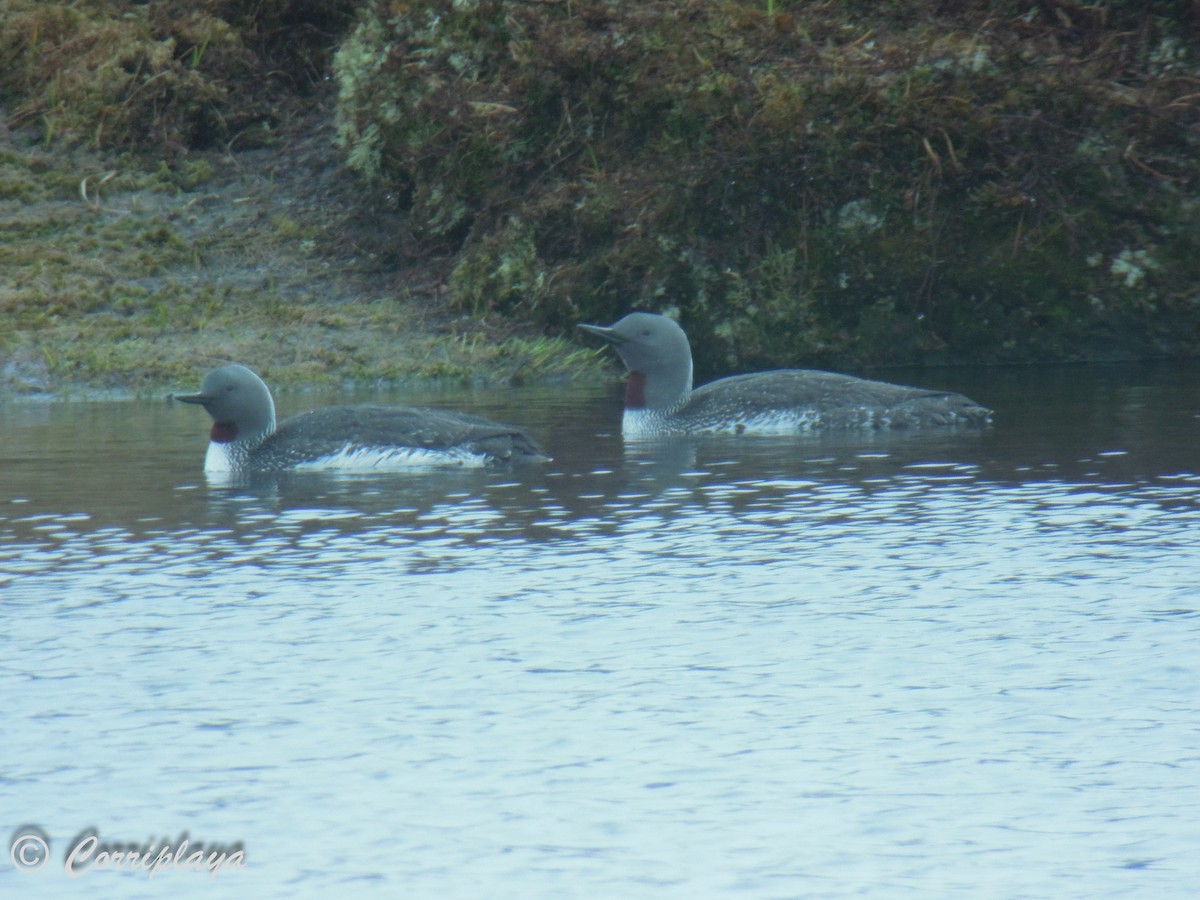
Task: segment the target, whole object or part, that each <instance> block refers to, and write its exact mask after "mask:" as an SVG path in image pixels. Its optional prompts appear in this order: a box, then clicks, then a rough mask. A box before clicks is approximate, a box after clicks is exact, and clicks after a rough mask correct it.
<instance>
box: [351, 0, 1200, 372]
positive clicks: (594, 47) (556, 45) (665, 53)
mask: <svg viewBox="0 0 1200 900" xmlns="http://www.w3.org/2000/svg"><path fill="white" fill-rule="evenodd" d="M768 5H770V6H772V7H773V12H771V11H769V10H768ZM1198 26H1200V22H1198V21H1197V8H1196V6H1195V5H1194V4H1192V3H1190V2H1182V0H1175V2H1168V0H1158V2H1149V3H1147V2H1134V0H1127V2H1122V0H1112V2H1108V3H1097V4H1094V5H1085V4H1083V3H1075V2H1068V0H1041V2H1035V0H1023V2H962V3H948V2H938V0H896V2H866V0H863V2H845V0H838V2H834V0H828V2H807V3H801V2H794V3H785V2H777V3H774V4H766V3H750V2H737V3H732V2H719V0H702V2H645V3H622V2H595V0H593V2H569V3H568V2H488V0H481V2H477V3H452V2H448V0H444V2H420V3H399V2H390V0H369V2H367V3H366V4H365V5H364V9H363V11H362V13H361V21H360V23H359V24H358V26H357V27H356V28H355V30H354V31H353V33H352V34H351V35H350V37H349V38H348V40H346V41H345V42H344V44H343V45H342V47H341V49H340V50H339V52H338V55H337V58H336V62H335V71H336V74H337V77H338V82H339V86H340V91H341V93H340V102H339V135H340V140H341V142H342V145H343V146H344V147H345V149H346V152H347V154H348V159H349V163H350V165H351V166H353V167H354V168H355V169H356V170H357V171H359V172H361V173H362V175H363V176H364V177H365V178H367V179H369V180H370V181H372V182H374V183H376V184H377V185H379V186H380V188H381V190H383V191H385V192H386V193H387V194H388V195H389V196H390V197H391V198H392V201H393V202H394V204H395V205H396V206H397V207H399V208H400V209H402V210H404V211H406V213H407V214H408V220H407V226H406V228H405V230H404V233H403V234H402V235H399V236H398V239H399V240H400V242H401V247H402V249H403V251H404V252H405V253H407V254H409V255H410V256H411V257H413V258H417V257H421V256H429V255H430V254H440V255H443V256H445V257H447V258H448V259H449V260H450V261H451V264H452V268H453V272H452V276H451V282H450V283H451V286H452V295H451V300H452V302H453V303H456V304H459V305H460V306H462V307H463V308H465V309H468V310H471V311H472V312H476V313H482V312H487V311H491V310H503V311H506V312H509V313H512V314H516V315H521V316H530V317H533V318H534V319H535V320H537V321H539V322H541V323H543V324H544V325H545V326H546V327H549V328H562V329H565V328H568V327H570V326H571V325H572V324H573V323H574V322H576V321H578V320H581V319H582V320H599V321H607V320H611V319H613V318H615V317H617V316H618V315H620V314H622V313H624V312H625V311H627V310H628V309H629V308H631V307H634V306H637V307H643V308H652V309H664V308H675V309H678V311H679V313H680V315H681V318H682V320H683V322H684V324H685V326H686V327H687V328H688V330H689V332H690V333H691V334H692V335H693V342H694V343H696V344H698V350H699V356H700V358H701V360H700V361H701V364H702V366H704V367H707V368H710V369H728V368H749V367H755V366H763V365H787V364H802V363H812V362H825V363H845V362H860V363H862V362H890V361H912V360H922V359H923V360H930V359H934V360H937V359H947V360H949V359H974V360H1030V359H1064V358H1069V359H1073V358H1110V357H1118V358H1120V357H1122V356H1139V355H1158V354H1171V353H1194V352H1196V351H1197V350H1198V349H1200V328H1198V327H1197V326H1198V325H1200V253H1198V252H1197V251H1198V250H1200V228H1198V227H1197V224H1198V223H1197V213H1198V211H1200V207H1198V198H1197V194H1196V188H1197V174H1198V170H1200V115H1198V112H1200V70H1198V69H1197V60H1196V52H1195V51H1196V47H1197V41H1196V38H1197V27H1198Z"/></svg>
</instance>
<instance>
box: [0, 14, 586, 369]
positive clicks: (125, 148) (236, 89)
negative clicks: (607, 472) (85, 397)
mask: <svg viewBox="0 0 1200 900" xmlns="http://www.w3.org/2000/svg"><path fill="white" fill-rule="evenodd" d="M351 5H352V4H351V3H350V2H348V0H333V2H324V0H322V2H313V0H205V2H201V3H184V2H174V0H165V2H164V0H152V2H149V3H138V4H129V3H124V2H109V0H79V2H73V3H69V4H55V3H44V2H41V0H0V21H3V25H4V27H3V28H2V29H0V112H3V113H4V115H3V116H2V117H0V122H3V123H4V125H5V126H6V127H0V230H2V233H3V241H0V321H3V323H4V327H3V328H2V329H0V389H3V390H4V391H5V392H7V391H10V390H15V391H18V392H41V391H48V390H49V391H55V390H62V389H70V388H72V387H76V386H84V387H114V388H119V389H132V390H135V391H138V390H142V391H149V390H159V389H162V388H163V387H164V386H166V385H170V384H174V385H179V384H191V383H193V382H194V381H195V379H196V377H197V376H198V373H199V372H201V371H203V369H205V368H207V367H208V366H210V365H211V364H213V363H217V362H223V361H229V360H235V361H239V362H244V363H247V364H249V365H252V366H255V367H256V368H258V369H259V370H260V371H262V372H263V373H264V375H265V376H266V377H268V378H269V380H270V381H271V382H272V384H278V385H280V386H287V385H289V384H297V383H305V384H311V383H329V382H340V381H341V380H343V379H347V378H349V379H363V380H374V381H380V380H386V381H393V382H403V381H413V380H427V379H438V380H449V381H454V382H476V381H502V382H516V381H522V380H540V379H547V378H557V377H573V376H575V375H576V374H584V373H589V372H591V373H594V372H596V371H597V370H598V369H599V368H600V366H601V362H600V360H601V359H602V358H603V357H602V356H601V355H600V354H599V353H597V352H593V351H590V350H589V351H586V352H585V351H581V350H580V349H579V348H578V346H577V345H575V344H573V343H570V342H567V341H565V340H562V339H560V338H546V337H543V336H541V335H540V334H539V333H538V332H537V331H536V330H534V329H532V328H530V327H528V326H525V327H521V326H520V325H513V324H511V323H509V322H506V321H504V320H503V319H501V318H499V317H496V316H485V317H479V318H473V319H472V318H468V317H465V316H461V315H447V314H445V313H444V312H442V311H441V310H440V309H438V308H437V307H436V305H435V304H433V303H431V301H430V296H431V294H432V293H433V290H431V289H430V288H429V287H427V285H429V284H430V279H428V278H412V279H409V280H402V279H398V278H397V277H396V276H395V274H394V272H392V271H391V270H390V269H389V268H388V267H387V266H385V265H384V264H383V263H382V262H381V261H380V256H381V254H384V253H386V245H387V243H388V242H389V240H390V238H389V236H388V235H387V234H386V233H381V231H383V229H382V228H381V223H380V222H379V221H378V220H377V219H375V220H372V219H373V217H357V216H356V214H355V213H354V211H353V210H352V206H353V204H352V203H351V202H350V201H349V199H348V193H349V192H350V191H352V190H356V189H357V188H356V186H355V185H353V184H351V183H350V179H349V178H348V177H347V176H344V175H341V176H340V177H339V173H340V172H341V169H340V164H339V157H338V153H337V151H336V150H335V149H334V148H333V146H332V140H331V122H332V119H333V114H332V109H331V106H330V103H329V100H328V97H329V90H328V85H327V82H326V78H325V76H326V72H327V65H326V64H327V59H328V56H329V54H330V53H331V52H332V48H333V46H334V44H335V43H336V40H337V38H338V36H339V35H340V34H341V33H342V32H343V31H344V29H345V28H346V26H347V25H348V24H349V22H350V9H351Z"/></svg>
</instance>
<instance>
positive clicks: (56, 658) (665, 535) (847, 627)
mask: <svg viewBox="0 0 1200 900" xmlns="http://www.w3.org/2000/svg"><path fill="white" fill-rule="evenodd" d="M1197 375H1200V370H1197V369H1196V368H1195V367H1179V366H1174V367H1171V366H1162V367H1144V366H1143V367H1121V368H1060V369H1054V370H1018V371H982V372H966V371H946V372H928V373H918V374H916V375H912V374H907V375H904V376H902V379H901V380H907V381H910V382H916V383H927V384H933V385H940V386H946V387H952V388H955V389H959V390H963V391H964V392H965V393H968V394H969V395H971V396H973V397H975V398H976V399H978V400H980V401H981V402H984V403H987V404H988V405H991V406H993V407H994V408H995V409H996V425H995V427H994V428H992V429H991V430H990V431H988V432H986V433H983V434H979V433H966V432H960V433H937V434H930V435H916V434H899V435H890V434H876V435H862V436H855V437H844V436H843V437H838V438H811V437H810V438H795V439H781V438H759V439H752V438H744V437H743V438H719V439H718V438H712V439H704V440H695V441H676V442H665V443H658V444H637V445H625V444H623V442H622V440H621V438H620V435H619V422H618V411H617V408H616V403H617V400H616V395H615V393H613V392H610V391H600V392H598V391H590V392H589V391H580V390H579V389H577V388H539V389H528V390H519V391H494V392H484V393H466V394H463V393H459V394H440V395H423V396H418V397H414V396H413V395H400V394H389V395H384V396H371V397H370V398H369V399H371V400H374V401H378V400H385V401H394V402H429V403H436V404H438V405H443V406H450V407H455V408H460V409H468V410H472V411H475V412H480V413H483V414H486V415H491V416H493V417H496V418H501V419H508V420H512V421H516V422H519V423H521V424H526V425H528V426H530V428H531V430H532V431H533V432H534V433H535V434H536V435H537V436H538V437H539V439H541V440H542V441H543V443H544V444H545V445H546V446H547V448H548V449H549V450H550V452H551V453H552V454H553V456H554V460H553V461H552V462H551V463H549V464H547V465H545V466H543V467H540V468H535V469H524V470H515V471H504V470H499V471H457V472H441V473H436V472H428V471H427V472H421V473H411V474H406V475H380V476H360V477H337V476H332V475H328V474H319V473H311V474H308V475H305V476H303V477H300V476H291V477H277V478H272V479H265V480H262V481H255V482H252V483H250V484H247V485H241V486H220V485H210V484H207V483H206V482H205V480H204V477H203V475H202V473H201V467H202V462H203V456H204V446H205V435H206V431H207V424H208V420H207V417H206V416H204V414H203V412H202V411H200V410H197V409H195V408H191V407H186V408H185V407H182V406H180V405H175V406H170V405H167V404H164V403H153V402H111V403H108V402H105V403H57V404H39V403H30V402H8V403H4V404H0V424H2V426H3V427H2V431H0V485H2V489H0V616H2V622H3V628H2V629H0V690H2V691H3V697H4V701H5V702H4V704H3V708H2V711H0V734H3V740H2V745H0V746H2V749H0V764H2V768H0V810H2V814H3V815H2V817H0V828H2V829H3V837H4V839H5V840H6V842H7V840H8V838H9V835H10V834H11V832H12V831H13V830H14V829H16V828H17V827H18V826H20V825H22V824H24V823H34V824H37V825H39V826H40V827H41V828H42V829H43V830H44V832H45V834H46V836H47V837H48V838H49V840H50V844H51V856H50V864H49V865H48V866H47V867H46V868H45V869H43V870H42V871H40V872H36V873H32V874H23V873H19V872H17V871H16V870H15V869H14V867H13V866H12V865H11V864H9V862H8V860H7V855H8V853H7V846H6V847H5V853H4V857H0V894H3V895H4V896H6V897H7V896H18V897H20V896H31V897H40V896H47V897H51V896H53V897H70V896H79V897H94V896H147V897H149V896H155V897H157V896H171V897H202V896H203V897H208V896H217V895H222V896H246V897H251V896H253V897H327V896H356V895H357V896H374V895H381V896H382V895H386V896H405V897H420V898H423V897H434V898H457V897H465V898H473V897H488V898H497V897H514V898H515V897H520V898H542V897H547V898H549V897H554V898H558V897H587V898H600V897H614V898H615V897H688V898H692V897H717V896H730V897H748V898H758V897H763V898H773V897H780V898H786V897H850V896H864V897H865V896H869V897H892V896H897V897H1004V898H1010V897H1038V898H1044V897H1056V898H1061V897H1081V898H1082V897H1087V898H1097V897H1139V898H1140V897H1156V898H1159V897H1172V898H1173V897H1180V898H1182V897H1192V896H1195V891H1196V885H1197V884H1200V854H1198V853H1197V848H1198V847H1200V788H1198V787H1197V785H1198V781H1200V779H1198V773H1200V653H1198V652H1197V648H1198V638H1200V618H1198V617H1197V580H1198V576H1200V552H1198V550H1197V541H1198V538H1200V463H1198V461H1197V452H1198V450H1197V448H1198V447H1200V418H1197V414H1198V413H1200V393H1198V391H1197V388H1196V384H1197ZM348 399H368V398H365V397H357V398H347V397H344V396H343V397H318V396H296V395H291V396H284V397H281V398H280V399H279V405H280V407H281V412H283V413H284V414H287V413H289V412H294V411H298V410H300V409H303V408H309V407H311V406H317V405H323V404H325V403H331V402H346V401H347V400H348ZM89 827H95V828H96V829H97V830H98V831H99V832H100V836H101V839H102V840H105V841H111V842H120V843H137V844H144V843H147V842H148V841H149V840H150V839H151V838H158V839H163V838H169V839H171V840H172V841H174V842H175V843H178V837H179V836H181V834H182V833H183V832H186V833H187V836H188V838H189V839H190V840H192V841H204V842H211V843H212V844H225V845H231V844H234V843H235V842H239V841H240V842H241V843H242V844H243V845H244V848H245V853H246V859H247V865H246V867H245V868H244V869H242V870H224V871H221V872H220V873H219V874H218V875H217V876H216V878H215V879H214V880H209V879H208V877H207V876H206V875H203V874H199V873H196V872H189V871H164V872H160V873H159V874H158V875H156V876H155V877H154V878H153V879H150V878H148V877H147V875H146V874H144V873H141V874H138V873H128V872H126V873H120V872H115V871H95V870H91V871H88V872H85V873H84V874H83V876H82V877H80V878H78V879H71V878H69V877H67V875H66V873H65V872H64V867H63V860H64V856H65V854H66V852H67V849H68V848H69V846H70V844H71V843H72V841H73V839H74V837H75V836H76V835H78V834H79V833H80V832H81V831H83V830H84V829H87V828H89Z"/></svg>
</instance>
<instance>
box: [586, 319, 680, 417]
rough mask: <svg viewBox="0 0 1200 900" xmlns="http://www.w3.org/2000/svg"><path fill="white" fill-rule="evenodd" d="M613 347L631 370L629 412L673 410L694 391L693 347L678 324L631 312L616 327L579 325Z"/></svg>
mask: <svg viewBox="0 0 1200 900" xmlns="http://www.w3.org/2000/svg"><path fill="white" fill-rule="evenodd" d="M579 327H580V328H581V329H583V330H584V331H586V332H588V333H589V334H594V335H596V336H597V337H599V338H603V339H604V340H606V341H608V343H610V344H612V345H613V349H615V350H616V351H617V353H618V354H619V355H620V357H621V359H622V360H623V361H624V363H625V365H626V366H627V367H628V369H629V373H630V374H629V383H628V385H627V387H626V389H625V408H626V409H649V410H656V411H671V410H675V409H678V408H679V407H681V406H683V404H684V403H686V402H687V399H688V395H689V394H691V392H692V348H691V345H690V344H688V339H687V335H686V334H684V332H683V329H682V328H680V327H679V323H678V322H676V321H675V320H674V319H669V318H667V317H666V316H661V315H656V314H654V313H644V312H636V313H630V314H629V315H627V316H626V317H625V318H623V319H621V320H620V321H619V322H617V323H616V324H614V325H610V326H602V325H580V326H579Z"/></svg>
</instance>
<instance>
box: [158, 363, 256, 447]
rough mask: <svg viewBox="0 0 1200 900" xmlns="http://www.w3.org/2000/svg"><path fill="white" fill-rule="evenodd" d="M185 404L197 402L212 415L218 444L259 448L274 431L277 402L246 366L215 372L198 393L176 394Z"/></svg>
mask: <svg viewBox="0 0 1200 900" xmlns="http://www.w3.org/2000/svg"><path fill="white" fill-rule="evenodd" d="M175 399H176V400H179V401H181V402H183V403H198V404H200V405H201V406H203V407H204V409H205V410H206V411H207V412H208V414H209V415H210V416H212V420H213V426H212V435H211V437H212V440H213V443H217V444H232V443H234V442H237V443H239V444H250V445H252V446H257V445H258V444H260V443H261V442H262V441H263V439H264V438H266V437H267V436H268V435H269V434H271V433H272V432H273V431H274V430H275V403H274V401H273V400H272V399H271V391H270V390H269V389H268V388H267V386H266V384H265V383H264V382H263V380H262V379H261V378H259V377H258V376H257V375H255V374H254V373H253V372H251V371H250V370H249V369H247V368H246V367H245V366H238V365H231V366H222V367H221V368H219V369H213V370H212V371H211V372H209V373H208V374H207V375H205V376H204V381H203V382H202V383H201V385H200V390H199V392H198V393H195V394H175Z"/></svg>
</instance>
